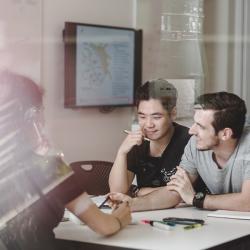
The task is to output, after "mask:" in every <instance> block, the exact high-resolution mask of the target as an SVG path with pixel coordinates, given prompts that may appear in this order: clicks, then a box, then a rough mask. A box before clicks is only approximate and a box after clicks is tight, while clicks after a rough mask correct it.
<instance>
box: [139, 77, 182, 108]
mask: <svg viewBox="0 0 250 250" xmlns="http://www.w3.org/2000/svg"><path fill="white" fill-rule="evenodd" d="M177 95H178V94H177V89H176V88H175V87H174V86H173V85H172V84H171V83H169V82H168V81H166V80H164V79H157V80H151V81H147V82H145V83H144V84H143V85H141V86H140V87H139V88H138V89H137V92H136V106H137V107H138V106H139V104H140V102H141V101H148V100H150V99H157V100H160V101H161V104H162V106H163V107H164V108H165V109H166V110H167V111H168V112H171V111H172V109H173V108H174V107H175V106H176V102H177Z"/></svg>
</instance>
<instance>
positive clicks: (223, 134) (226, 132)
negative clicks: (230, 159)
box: [219, 128, 233, 141]
mask: <svg viewBox="0 0 250 250" xmlns="http://www.w3.org/2000/svg"><path fill="white" fill-rule="evenodd" d="M232 136H233V131H232V129H231V128H224V129H222V130H221V131H220V132H219V137H220V139H221V140H222V141H227V140H229V139H231V138H232Z"/></svg>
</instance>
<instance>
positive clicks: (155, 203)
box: [109, 186, 181, 211]
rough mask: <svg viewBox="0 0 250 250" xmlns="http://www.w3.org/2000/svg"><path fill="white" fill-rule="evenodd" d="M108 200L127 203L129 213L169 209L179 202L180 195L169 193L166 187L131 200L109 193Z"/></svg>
mask: <svg viewBox="0 0 250 250" xmlns="http://www.w3.org/2000/svg"><path fill="white" fill-rule="evenodd" d="M109 196H110V198H111V200H112V202H113V203H116V202H118V203H119V202H121V201H123V202H124V201H128V202H129V204H130V208H131V211H145V210H156V209H164V208H171V207H175V206H176V205H178V204H179V203H180V201H181V197H180V195H179V194H178V193H177V192H175V191H169V190H168V189H167V186H165V187H162V188H160V189H158V190H155V191H153V192H151V193H149V194H147V195H144V196H140V197H135V198H131V197H129V196H127V195H124V194H121V193H111V194H110V195H109Z"/></svg>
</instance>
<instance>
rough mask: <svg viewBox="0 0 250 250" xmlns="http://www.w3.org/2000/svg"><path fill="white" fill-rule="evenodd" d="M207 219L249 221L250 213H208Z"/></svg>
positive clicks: (226, 211)
mask: <svg viewBox="0 0 250 250" xmlns="http://www.w3.org/2000/svg"><path fill="white" fill-rule="evenodd" d="M207 216H209V217H219V218H229V219H238V220H250V212H240V211H228V210H217V211H214V212H211V213H209V214H208V215H207Z"/></svg>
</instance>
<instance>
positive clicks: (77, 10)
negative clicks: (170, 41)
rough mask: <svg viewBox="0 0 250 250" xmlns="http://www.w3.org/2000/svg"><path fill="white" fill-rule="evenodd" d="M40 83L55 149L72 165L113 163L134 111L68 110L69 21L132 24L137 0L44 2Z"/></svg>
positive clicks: (44, 0) (63, 0)
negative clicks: (66, 60)
mask: <svg viewBox="0 0 250 250" xmlns="http://www.w3.org/2000/svg"><path fill="white" fill-rule="evenodd" d="M42 9H43V14H42V15H43V16H42V24H43V34H42V37H43V41H42V42H43V43H42V74H41V75H42V79H41V82H42V85H43V86H44V88H45V90H46V93H45V118H46V122H47V126H48V131H49V134H50V136H51V139H52V141H53V142H54V144H55V146H56V147H57V148H59V149H61V150H62V151H63V152H64V154H65V158H66V160H67V161H68V162H71V161H76V160H98V159H99V160H110V161H113V160H114V157H115V154H116V150H117V148H118V146H119V145H120V143H121V141H122V139H123V138H124V134H123V132H122V131H123V129H125V128H128V126H129V124H130V123H131V113H132V109H131V108H116V109H115V110H114V111H113V112H111V113H108V114H103V113H100V112H99V110H98V109H90V108H89V109H81V110H77V111H76V110H70V109H65V108H64V107H63V103H64V99H63V98H64V48H63V42H62V30H63V27H64V22H65V21H72V22H80V23H81V22H82V23H94V24H103V25H113V26H125V27H132V26H133V0H126V1H124V0H105V1H103V0H71V1H69V0H53V1H51V0H43V6H42Z"/></svg>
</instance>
